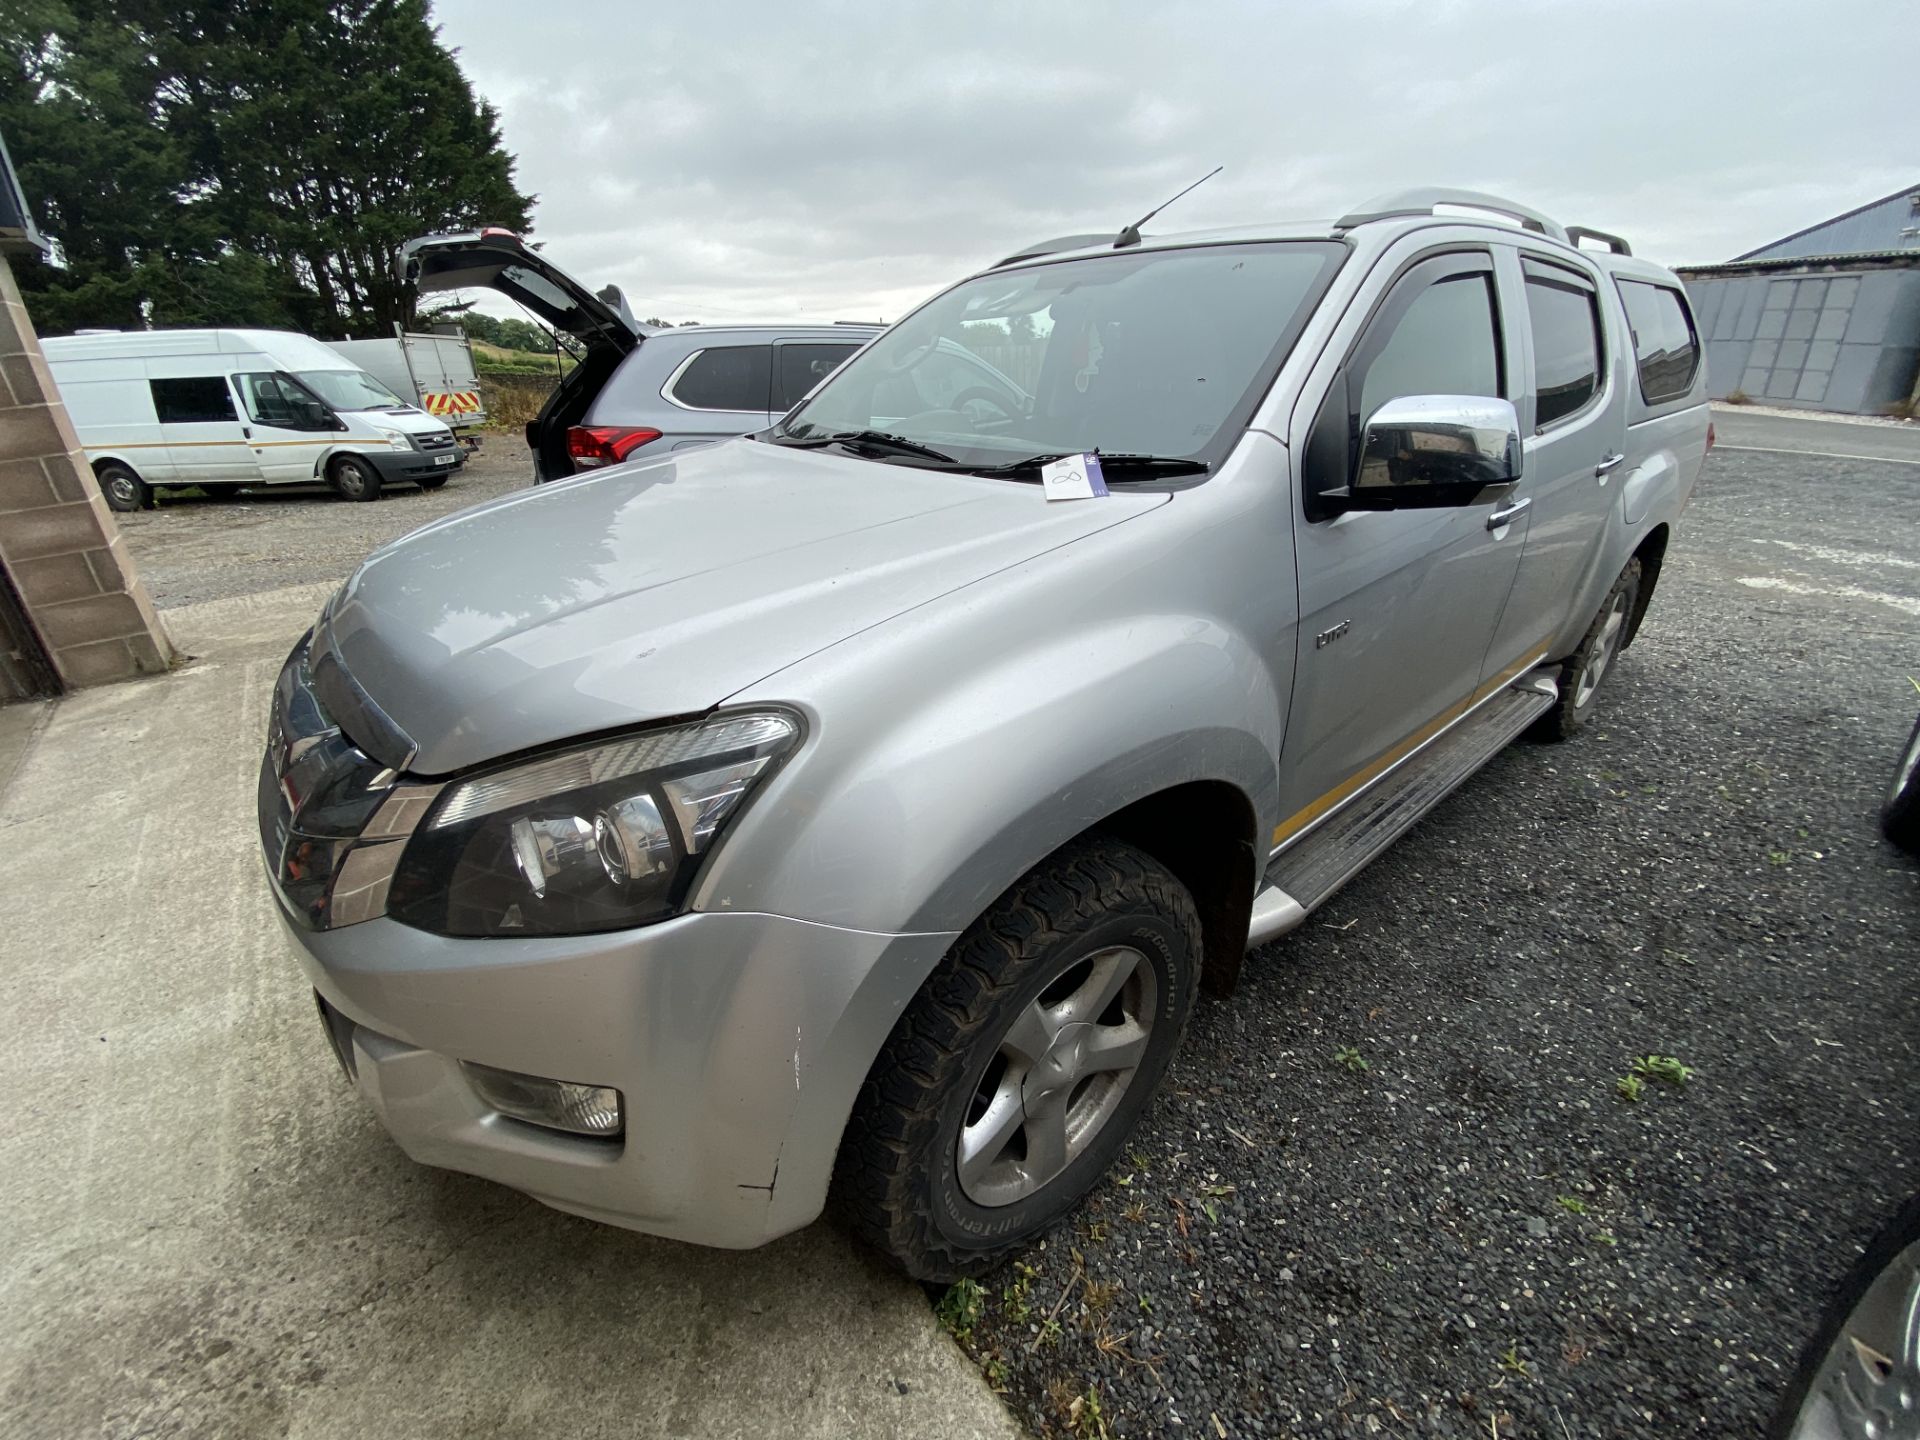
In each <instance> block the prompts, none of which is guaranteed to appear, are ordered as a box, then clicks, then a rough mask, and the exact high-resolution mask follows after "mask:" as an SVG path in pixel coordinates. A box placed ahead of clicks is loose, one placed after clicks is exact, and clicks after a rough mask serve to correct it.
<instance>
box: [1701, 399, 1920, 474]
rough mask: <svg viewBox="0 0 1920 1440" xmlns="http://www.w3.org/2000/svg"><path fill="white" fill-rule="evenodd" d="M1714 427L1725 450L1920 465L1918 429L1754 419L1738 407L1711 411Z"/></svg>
mask: <svg viewBox="0 0 1920 1440" xmlns="http://www.w3.org/2000/svg"><path fill="white" fill-rule="evenodd" d="M1713 422H1714V427H1715V430H1716V431H1717V433H1718V435H1719V439H1720V443H1721V444H1722V445H1724V446H1726V447H1727V449H1728V450H1730V451H1731V450H1736V449H1739V450H1771V451H1789V452H1797V453H1800V454H1810V455H1835V456H1842V457H1848V456H1851V457H1856V458H1860V459H1870V460H1896V461H1904V462H1906V463H1909V464H1913V465H1920V425H1861V424H1855V423H1851V422H1848V421H1845V420H1838V419H1831V418H1821V419H1802V418H1801V417H1799V416H1797V415H1794V416H1788V415H1756V414H1754V413H1753V412H1752V411H1751V410H1747V409H1744V408H1742V407H1740V406H1734V405H1721V406H1716V407H1715V409H1714V412H1713Z"/></svg>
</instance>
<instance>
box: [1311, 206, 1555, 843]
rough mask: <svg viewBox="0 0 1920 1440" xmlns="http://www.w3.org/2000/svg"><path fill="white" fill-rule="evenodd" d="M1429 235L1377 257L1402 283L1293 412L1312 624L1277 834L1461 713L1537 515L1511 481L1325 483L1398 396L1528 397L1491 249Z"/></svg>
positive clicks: (1348, 462) (1352, 327)
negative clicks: (1517, 508) (1502, 519)
mask: <svg viewBox="0 0 1920 1440" xmlns="http://www.w3.org/2000/svg"><path fill="white" fill-rule="evenodd" d="M1419 243H1420V242H1418V241H1413V242H1409V243H1408V244H1406V245H1404V246H1403V247H1396V249H1394V250H1392V251H1389V252H1388V255H1387V256H1386V257H1384V258H1383V260H1382V261H1381V262H1380V265H1381V268H1385V269H1387V271H1388V273H1389V274H1391V275H1393V279H1392V281H1391V284H1390V285H1389V286H1388V287H1387V288H1386V289H1385V290H1384V293H1382V290H1381V289H1380V288H1379V287H1377V286H1370V287H1368V288H1366V289H1363V290H1362V292H1361V298H1360V299H1359V300H1357V301H1356V303H1355V305H1354V307H1353V309H1352V310H1350V311H1349V314H1348V315H1347V316H1346V317H1343V319H1342V321H1341V323H1340V326H1339V328H1338V329H1337V330H1336V331H1335V334H1334V338H1333V340H1332V342H1331V344H1330V345H1329V347H1328V351H1327V353H1326V354H1325V355H1323V356H1322V358H1321V360H1320V361H1319V362H1318V363H1317V364H1316V365H1315V368H1314V370H1313V372H1312V373H1311V374H1310V375H1309V377H1308V380H1307V382H1306V384H1305V386H1304V387H1303V388H1302V391H1301V399H1300V403H1299V404H1298V405H1297V406H1296V407H1295V409H1294V412H1293V420H1292V422H1291V427H1290V435H1289V440H1288V451H1289V454H1290V455H1292V456H1293V457H1296V458H1295V461H1294V464H1295V468H1296V470H1297V472H1298V474H1299V477H1300V491H1299V494H1298V495H1296V496H1295V506H1294V521H1293V527H1294V547H1295V557H1296V558H1295V564H1296V571H1297V578H1298V584H1299V599H1300V625H1299V631H1298V635H1297V638H1296V641H1295V656H1294V659H1293V669H1294V684H1293V700H1292V703H1291V706H1290V709H1289V713H1288V719H1287V730H1286V740H1285V746H1286V749H1285V756H1284V759H1283V763H1282V764H1281V766H1280V777H1279V778H1280V792H1281V798H1280V814H1281V815H1282V816H1283V817H1285V818H1284V819H1283V820H1282V821H1281V823H1280V826H1279V828H1278V829H1277V830H1276V831H1275V833H1274V836H1273V844H1274V845H1275V846H1276V847H1277V846H1281V845H1284V844H1286V843H1287V842H1288V841H1290V840H1291V839H1293V838H1295V837H1296V836H1297V835H1299V834H1303V833H1305V831H1306V829H1307V828H1308V827H1309V826H1310V825H1311V824H1313V823H1314V822H1315V821H1317V820H1318V819H1319V818H1320V817H1321V816H1322V815H1325V814H1328V813H1331V811H1332V810H1333V808H1335V807H1336V806H1338V805H1339V804H1341V803H1342V802H1344V801H1345V800H1346V799H1347V798H1348V797H1349V796H1351V795H1353V794H1355V793H1357V792H1358V791H1359V790H1360V789H1362V788H1363V787H1364V786H1366V785H1367V784H1368V783H1369V782H1370V781H1371V780H1373V779H1374V778H1375V777H1377V776H1378V775H1380V774H1383V773H1384V772H1385V771H1386V770H1387V769H1388V768H1389V767H1390V766H1392V765H1393V764H1395V763H1396V762H1397V761H1398V760H1400V759H1401V758H1403V757H1404V756H1406V755H1407V754H1410V753H1411V752H1412V750H1413V749H1415V748H1416V747H1418V746H1419V745H1420V744H1421V743H1422V741H1424V740H1425V739H1427V738H1429V737H1431V736H1432V735H1433V734H1435V733H1437V731H1438V730H1439V729H1440V728H1441V727H1442V726H1444V725H1445V724H1446V723H1447V722H1448V721H1449V720H1450V719H1452V718H1455V717H1457V716H1458V715H1459V714H1460V713H1461V712H1462V710H1463V708H1464V707H1465V706H1466V704H1467V703H1468V702H1469V701H1470V700H1471V699H1473V698H1474V696H1475V694H1476V690H1477V689H1478V687H1479V686H1480V684H1481V674H1482V667H1483V664H1484V661H1485V658H1486V654H1487V645H1488V642H1489V641H1491V639H1492V638H1493V633H1494V628H1495V625H1496V623H1497V622H1498V620H1499V618H1500V613H1501V610H1502V608H1503V607H1504V606H1505V604H1506V601H1507V592H1508V591H1509V590H1510V589H1511V588H1512V584H1513V577H1514V574H1515V572H1516V571H1517V569H1518V567H1519V563H1520V553H1521V547H1522V544H1523V542H1524V539H1525V534H1526V524H1525V520H1524V518H1522V519H1519V520H1518V521H1515V522H1510V523H1504V524H1503V523H1498V521H1499V516H1500V515H1501V514H1502V513H1503V508H1504V507H1505V506H1507V505H1509V504H1510V503H1511V487H1490V488H1489V489H1488V490H1487V491H1485V492H1483V494H1482V496H1481V497H1479V498H1478V499H1477V500H1476V501H1475V503H1473V504H1470V505H1457V506H1449V507H1446V508H1441V509H1404V510H1351V509H1350V510H1344V511H1339V512H1338V513H1333V510H1332V508H1331V507H1329V506H1328V505H1327V504H1326V502H1323V501H1321V500H1320V499H1319V497H1320V496H1324V495H1326V494H1327V493H1328V492H1330V491H1334V490H1337V489H1341V488H1343V487H1345V486H1346V485H1348V484H1349V483H1350V482H1351V480H1352V478H1353V476H1354V473H1355V469H1356V467H1357V463H1358V459H1359V454H1358V442H1359V437H1360V436H1361V435H1362V434H1363V433H1364V428H1365V424H1366V421H1367V420H1368V419H1369V418H1370V417H1371V416H1372V415H1373V414H1374V413H1375V412H1376V411H1377V410H1378V409H1379V408H1380V407H1381V406H1382V405H1384V404H1385V403H1386V402H1387V401H1389V400H1394V399H1399V398H1402V397H1404V396H1412V395H1462V396H1468V395H1484V396H1491V397H1496V398H1504V399H1507V400H1511V401H1515V402H1516V403H1517V401H1518V399H1519V396H1518V394H1517V383H1516V379H1515V376H1516V374H1517V370H1516V365H1515V360H1516V357H1517V355H1518V350H1517V348H1516V347H1515V345H1514V343H1513V337H1512V330H1513V327H1514V323H1515V317H1513V316H1511V315H1509V314H1508V313H1507V312H1506V308H1505V306H1504V305H1503V303H1502V297H1501V295H1500V292H1499V290H1498V288H1497V286H1496V284H1495V278H1494V261H1493V256H1492V253H1491V251H1490V250H1489V249H1487V248H1485V247H1482V246H1477V245H1474V246H1461V247H1448V248H1445V249H1443V250H1442V251H1440V253H1423V252H1421V251H1420V250H1419V248H1418V245H1419ZM1396 266H1397V267H1398V269H1397V271H1396V270H1395V268H1394V267H1396ZM1374 297H1377V299H1376V298H1374Z"/></svg>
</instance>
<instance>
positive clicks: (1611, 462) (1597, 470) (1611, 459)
mask: <svg viewBox="0 0 1920 1440" xmlns="http://www.w3.org/2000/svg"><path fill="white" fill-rule="evenodd" d="M1626 460H1627V457H1626V456H1624V455H1622V454H1620V453H1619V452H1617V451H1616V452H1615V453H1614V454H1612V455H1609V456H1607V458H1606V459H1604V460H1602V461H1601V462H1600V463H1599V464H1598V465H1596V466H1594V467H1593V473H1594V475H1595V476H1596V477H1598V478H1599V479H1602V480H1604V479H1606V478H1607V476H1609V475H1611V474H1612V473H1613V472H1614V471H1616V470H1618V469H1619V468H1620V467H1621V466H1622V465H1624V464H1625V463H1626Z"/></svg>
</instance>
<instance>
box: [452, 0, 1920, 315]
mask: <svg viewBox="0 0 1920 1440" xmlns="http://www.w3.org/2000/svg"><path fill="white" fill-rule="evenodd" d="M435 18H436V20H437V21H438V23H439V24H440V25H441V26H442V31H443V36H442V38H443V39H444V40H445V41H446V42H447V43H448V44H450V45H452V46H454V47H455V48H456V49H457V50H458V52H459V54H460V58H461V62H462V64H463V65H464V67H465V69H466V71H467V74H468V75H469V76H470V77H471V78H472V80H473V82H474V84H475V86H476V87H477V88H478V90H479V91H480V93H481V94H483V95H485V96H486V97H487V98H488V99H490V100H492V101H493V103H494V104H495V105H497V106H498V107H499V109H500V111H501V115H502V126H503V129H504V131H505V136H506V143H507V148H508V149H509V150H511V151H513V152H514V153H515V154H516V155H518V157H519V170H518V176H519V181H520V184H521V187H522V188H523V189H526V190H529V191H532V192H534V193H535V194H537V195H538V197H539V200H538V205H537V208H536V210H535V235H536V238H538V239H539V240H541V241H543V242H544V244H545V249H546V253H547V254H548V255H550V256H551V257H552V258H553V259H554V260H555V261H556V262H558V263H559V264H560V265H561V266H562V267H564V268H565V269H568V270H570V271H572V272H573V273H574V274H576V275H578V276H579V277H580V278H581V279H583V280H588V281H591V282H592V283H594V284H596V285H598V284H603V283H606V282H608V281H612V282H614V283H616V284H618V285H619V286H621V288H622V289H623V290H625V291H626V293H627V295H628V297H629V299H630V301H631V303H632V305H633V307H634V310H635V312H636V313H637V314H639V315H641V316H643V317H644V316H648V315H658V316H661V317H663V318H666V319H669V320H676V321H677V320H686V319H699V320H705V321H709V322H712V321H719V320H735V319H757V318H765V319H801V318H806V319H873V318H880V317H884V318H885V319H888V320H893V319H896V318H898V317H899V315H900V314H901V313H902V312H903V311H904V310H906V309H907V308H909V307H910V306H911V305H913V304H914V303H916V302H917V301H919V300H921V299H923V298H925V296H926V295H927V294H928V293H930V292H931V291H933V290H935V289H938V288H940V287H942V286H944V285H945V284H947V283H949V282H950V281H952V280H954V279H957V278H959V277H960V276H961V275H962V274H964V273H965V272H967V271H968V270H970V269H973V268H976V267H978V266H979V265H981V264H983V263H986V262H989V261H991V260H993V259H996V258H998V257H999V256H1001V255H1003V254H1005V253H1007V252H1008V251H1010V250H1012V249H1014V248H1016V247H1017V246H1019V245H1021V244H1023V243H1025V242H1027V241H1030V240H1033V239H1036V238H1039V237H1042V236H1047V235H1053V234H1060V233H1066V232H1072V231H1080V230H1105V229H1114V230H1117V229H1119V227H1120V226H1121V225H1123V224H1124V223H1126V222H1127V221H1128V220H1132V219H1135V218H1137V216H1138V215H1139V214H1140V213H1141V212H1143V211H1145V210H1147V209H1149V208H1150V207H1151V206H1153V205H1154V204H1155V203H1157V202H1158V201H1160V200H1161V199H1164V198H1165V197H1166V196H1167V195H1169V194H1171V193H1172V192H1173V191H1175V190H1177V189H1179V188H1180V187H1181V186H1182V185H1184V184H1186V183H1187V182H1188V181H1190V180H1192V179H1193V178H1195V177H1196V176H1198V175H1200V174H1202V173H1204V172H1205V171H1207V170H1209V169H1211V168H1212V167H1213V166H1215V165H1220V164H1224V165H1225V166H1226V170H1225V172H1224V173H1223V174H1221V175H1220V176H1218V177H1216V178H1215V179H1214V180H1212V181H1211V182H1209V183H1208V184H1207V185H1205V186H1203V187H1202V188H1201V189H1200V190H1198V191H1196V192H1195V193H1194V194H1193V195H1191V196H1189V197H1188V198H1187V199H1185V200H1183V201H1181V202H1180V204H1179V205H1178V206H1177V207H1176V208H1174V209H1173V210H1171V211H1169V213H1168V214H1167V216H1166V217H1165V218H1164V219H1163V220H1161V221H1158V222H1156V223H1155V224H1154V225H1153V226H1150V227H1148V228H1149V229H1150V230H1154V229H1158V230H1162V231H1166V230H1183V229H1196V228H1202V227H1205V226H1208V225H1219V224H1237V223H1241V222H1247V221H1257V220H1261V219H1269V218H1274V219H1295V218H1302V217H1314V216H1321V217H1331V216H1334V215H1338V214H1340V213H1341V212H1342V211H1344V210H1346V209H1349V208H1351V207H1353V206H1355V205H1357V204H1358V203H1360V202H1361V201H1362V200H1365V199H1366V198H1368V197H1369V196H1372V195H1374V194H1377V193H1379V192H1380V191H1383V190H1388V189H1393V188H1396V187H1401V186H1406V185H1414V184H1445V185H1459V186H1467V187H1471V188H1474V189H1482V190H1492V191H1494V192H1496V193H1500V194H1504V195H1507V196H1510V197H1511V198H1513V199H1516V200H1519V201H1521V202H1523V203H1527V204H1531V205H1533V206H1535V207H1537V208H1539V209H1542V210H1545V211H1546V212H1547V213H1548V214H1550V215H1552V216H1554V217H1555V218H1557V219H1559V220H1560V221H1562V222H1563V223H1568V224H1572V223H1583V224H1588V225H1594V226H1598V227H1599V228H1601V229H1605V230H1613V231H1617V232H1619V233H1621V234H1623V235H1625V236H1627V238H1628V239H1629V240H1631V241H1632V243H1633V246H1634V249H1635V251H1636V253H1639V254H1645V255H1650V256H1652V257H1654V258H1656V259H1659V260H1662V261H1665V262H1667V263H1671V264H1679V263H1686V262H1705V261H1714V260H1724V259H1728V258H1730V257H1731V256H1733V255H1735V254H1737V253H1739V252H1740V251H1743V250H1747V249H1750V248H1752V247H1754V246H1756V245H1759V244H1762V243H1764V242H1766V241H1768V240H1771V239H1774V238H1776V237H1778V236H1780V235H1784V234H1786V233H1788V232H1790V231H1793V230H1797V229H1799V228H1801V227H1802V226H1804V225H1809V224H1812V223H1813V222H1815V221H1817V220H1821V219H1824V218H1826V217H1827V216H1829V215H1832V214H1835V213H1837V212H1839V211H1841V210H1845V209H1849V208H1851V207H1853V206H1855V205H1858V204H1862V203H1864V202H1865V201H1868V200H1871V199H1875V198H1877V197H1879V196H1881V195H1884V194H1887V193H1888V192H1890V191H1893V190H1896V189H1898V188H1900V187H1901V186H1903V185H1907V184H1911V183H1914V182H1920V160H1916V159H1915V158H1914V151H1913V139H1914V135H1915V124H1916V121H1917V120H1920V112H1917V111H1916V108H1915V104H1914V99H1913V97H1914V95H1915V93H1916V88H1917V87H1920V82H1916V80H1915V78H1914V70H1913V54H1914V51H1913V41H1914V30H1913V20H1914V9H1913V5H1912V0H1901V3H1870V0H1827V3H1825V4H1822V5H1815V4H1801V5H1796V6H1794V7H1792V8H1788V7H1785V6H1780V7H1775V6H1771V5H1769V4H1767V3H1764V0H1746V3H1739V4H1725V5H1721V4H1696V3H1680V4H1674V3H1672V0H1663V3H1657V4H1652V3H1649V4H1642V3H1625V0H1585V3H1570V4H1538V5H1520V4H1509V3H1502V4H1496V3H1491V0H1481V3H1476V0H1416V3H1407V4H1398V3H1343V4H1340V5H1337V6H1336V5H1333V4H1281V3H1272V0H1269V3H1265V4H1251V3H1249V4H1214V5H1207V6H1204V7H1202V6H1198V5H1188V4H1179V3H1169V0H1159V3H1150V4H1134V3H1102V4H1092V3H1088V4H1077V5H1069V4H1048V3H1043V0H1025V3H1019V4H1007V5H1000V4H987V3H979V0H939V3H933V4H926V5H921V4H914V3H908V0H896V3H888V4H870V5H858V6H855V5H840V4H828V3H821V0H808V3H787V4H769V5H761V4H755V5H747V4H712V3H697V0H696V3H685V0H681V3H675V4H672V5H666V4H648V5H644V6H643V5H640V4H637V3H630V0H547V3H544V4H536V5H529V4H527V3H526V0H512V3H507V0H438V3H437V4H436V6H435Z"/></svg>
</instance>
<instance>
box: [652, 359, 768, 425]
mask: <svg viewBox="0 0 1920 1440" xmlns="http://www.w3.org/2000/svg"><path fill="white" fill-rule="evenodd" d="M772 351H773V347H772V346H770V345H715V346H712V347H710V348H708V349H706V350H702V351H701V352H700V353H699V354H698V355H696V356H694V357H693V363H692V364H690V365H688V366H687V368H686V369H684V370H682V371H681V372H680V378H679V379H678V380H676V381H674V384H673V398H674V399H675V400H678V401H679V402H680V403H681V404H682V405H690V406H692V407H693V408H694V409H696V410H758V411H762V412H765V411H766V410H767V409H768V408H769V405H768V399H769V393H770V391H771V389H772V384H773V353H772Z"/></svg>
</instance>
